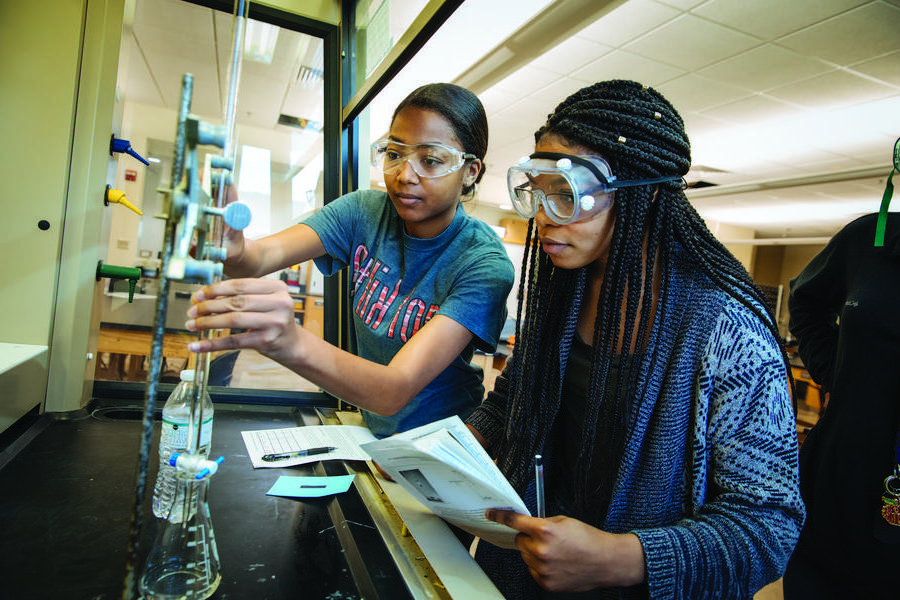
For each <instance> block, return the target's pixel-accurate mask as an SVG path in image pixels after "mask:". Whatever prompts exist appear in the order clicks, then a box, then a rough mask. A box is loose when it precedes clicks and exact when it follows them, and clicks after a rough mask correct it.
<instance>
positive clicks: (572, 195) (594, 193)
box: [506, 152, 681, 225]
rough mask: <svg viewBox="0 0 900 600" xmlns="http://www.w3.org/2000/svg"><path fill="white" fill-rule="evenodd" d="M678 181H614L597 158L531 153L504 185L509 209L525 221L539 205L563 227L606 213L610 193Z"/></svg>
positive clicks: (605, 164)
mask: <svg viewBox="0 0 900 600" xmlns="http://www.w3.org/2000/svg"><path fill="white" fill-rule="evenodd" d="M676 179H681V177H680V176H678V175H675V176H670V177H659V178H656V179H639V180H632V181H617V180H616V178H615V176H614V175H613V174H612V169H610V167H609V164H608V163H607V162H606V161H605V160H603V159H602V158H600V157H599V156H575V155H571V154H559V153H557V152H535V153H534V154H532V155H531V156H526V157H523V158H522V159H521V160H519V162H518V164H516V165H515V166H513V167H510V169H509V171H507V174H506V183H507V185H508V187H509V195H510V198H511V199H512V204H513V207H514V208H515V209H516V212H518V213H519V214H520V215H522V216H523V217H525V218H526V219H530V218H531V217H533V216H535V215H536V214H537V212H538V210H540V207H541V205H542V204H543V206H544V211H545V212H546V213H547V216H548V217H550V219H551V220H553V221H554V222H555V223H558V224H560V225H567V224H569V223H573V222H575V221H579V220H582V219H586V218H588V217H591V216H593V215H596V214H599V213H602V212H604V211H606V210H608V209H609V206H610V203H611V202H612V193H613V192H614V191H615V190H617V189H619V188H623V187H633V186H638V185H647V184H653V183H662V182H664V181H674V180H676Z"/></svg>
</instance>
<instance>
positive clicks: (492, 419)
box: [467, 252, 805, 600]
mask: <svg viewBox="0 0 900 600" xmlns="http://www.w3.org/2000/svg"><path fill="white" fill-rule="evenodd" d="M665 285H666V286H667V290H668V295H667V298H666V299H665V300H664V302H665V305H666V307H665V311H666V312H665V314H664V316H663V318H658V319H657V320H656V323H655V324H654V331H653V333H652V335H651V340H650V349H649V351H648V356H649V357H650V358H649V360H645V361H643V364H642V367H641V368H642V376H641V389H640V390H639V394H638V397H639V398H640V400H638V401H637V406H636V417H635V420H634V421H633V423H632V431H631V434H630V437H629V439H628V440H627V442H626V451H625V453H624V455H623V456H622V458H621V464H620V466H619V473H618V476H617V480H616V482H615V486H614V488H613V492H612V498H611V503H610V507H609V513H608V515H607V518H606V522H605V524H604V525H603V526H602V528H603V529H604V530H606V531H610V532H613V533H622V532H633V533H635V534H636V535H637V536H638V537H639V538H640V540H641V543H642V544H643V548H644V556H645V561H646V567H647V579H646V581H645V583H644V585H643V586H636V587H635V588H629V589H621V590H615V591H612V590H607V591H606V592H603V593H601V591H599V590H598V592H597V597H622V598H640V597H646V596H647V595H648V594H649V597H651V598H690V599H696V598H715V599H722V598H751V597H752V596H753V594H754V593H755V592H756V591H757V590H759V589H760V588H761V587H763V586H764V585H766V584H767V583H770V582H772V581H775V580H777V579H778V578H779V577H780V576H781V575H782V574H783V572H784V569H785V566H786V565H787V561H788V558H789V557H790V555H791V552H792V551H793V548H794V545H795V544H796V541H797V537H798V536H799V533H800V528H801V526H802V524H803V520H804V517H805V510H804V506H803V503H802V500H801V499H800V494H799V490H798V476H797V435H796V424H795V419H794V413H793V409H792V406H791V401H790V396H789V392H788V384H787V375H786V372H785V367H784V362H783V360H782V355H781V351H780V349H779V347H778V344H777V342H776V341H775V339H774V338H773V337H772V335H771V333H770V332H769V331H768V329H767V328H766V327H765V326H764V325H763V324H762V323H760V321H759V319H758V318H757V317H756V316H755V315H754V314H753V313H752V312H751V311H750V310H748V309H747V308H746V307H745V306H744V305H742V304H741V303H739V302H738V301H736V300H735V299H733V298H732V297H731V296H729V295H728V294H727V293H726V292H724V291H723V290H721V289H720V288H718V287H717V286H715V285H714V284H713V283H712V282H711V281H710V280H709V279H708V278H707V277H706V276H705V275H703V274H701V273H699V272H698V270H697V269H696V268H693V267H692V266H691V265H690V264H689V263H688V260H687V258H686V256H685V255H684V254H683V253H681V252H679V253H676V254H675V257H674V259H673V260H670V269H669V274H668V278H667V281H666V284H665ZM579 306H580V297H577V298H573V299H572V304H571V306H570V308H569V320H570V321H569V322H570V323H572V324H574V322H575V318H576V316H577V314H578V309H579ZM568 329H570V330H571V331H572V332H574V326H572V327H570V328H568ZM571 335H572V333H570V334H569V336H568V337H567V338H566V339H564V340H563V342H562V347H561V348H560V352H559V357H560V359H559V364H558V365H557V368H559V369H560V372H562V371H563V370H564V369H565V365H566V359H567V356H568V350H569V348H570V347H571ZM513 359H515V357H513ZM507 375H508V370H504V372H503V374H501V376H499V377H498V378H497V382H496V384H495V387H494V391H492V392H491V393H489V394H488V396H487V398H486V399H485V402H484V403H483V404H482V406H481V408H479V409H478V410H477V411H476V412H475V413H474V414H473V415H472V416H471V417H470V418H469V419H468V420H467V422H468V423H469V424H471V425H472V426H474V427H475V428H476V429H477V430H478V431H479V432H480V433H481V434H482V435H484V437H485V438H486V439H487V440H488V441H489V442H491V444H492V445H494V444H495V443H496V442H498V441H499V440H500V439H501V437H502V436H503V435H504V431H505V430H506V427H507V423H506V422H505V415H506V401H507V397H506V394H507V390H508V386H509V381H508V379H507ZM561 379H562V377H560V380H561ZM558 406H559V404H558V401H557V409H558ZM543 450H544V452H545V456H546V453H547V448H546V446H545V447H544V448H543ZM516 460H522V461H529V462H530V461H531V457H530V456H519V457H511V456H506V457H502V456H501V457H500V458H499V460H498V466H500V468H501V470H503V471H504V473H509V472H510V471H511V470H510V467H511V466H512V464H513V461H516ZM552 468H553V465H552V462H551V464H550V465H547V466H546V467H545V469H552ZM519 483H521V484H519ZM513 484H514V485H515V486H516V488H517V489H518V491H519V493H520V494H521V495H522V497H523V500H524V501H525V502H526V505H527V506H529V507H530V509H531V510H532V512H534V496H535V493H534V482H533V481H525V482H513ZM476 559H477V560H478V562H479V564H481V566H482V567H483V568H484V570H485V572H486V573H487V574H488V576H489V577H491V579H492V580H493V581H494V583H495V584H496V585H497V586H498V588H499V589H500V591H501V592H502V593H503V594H504V596H505V597H506V598H508V599H510V600H513V599H515V600H520V599H529V598H535V597H537V594H538V592H539V589H538V588H537V585H536V583H534V581H533V579H532V578H531V576H530V575H529V573H528V570H527V568H526V567H525V564H524V562H523V561H522V559H521V556H520V555H519V553H518V551H515V550H513V551H510V550H503V549H500V548H497V547H495V546H492V545H490V544H486V543H481V544H479V548H478V552H477V555H476ZM609 592H612V594H610V593H609Z"/></svg>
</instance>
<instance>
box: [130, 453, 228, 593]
mask: <svg viewBox="0 0 900 600" xmlns="http://www.w3.org/2000/svg"><path fill="white" fill-rule="evenodd" d="M177 485H178V486H179V487H181V489H180V490H179V492H178V494H176V498H177V500H176V501H177V502H181V503H183V505H182V506H180V507H179V509H180V510H178V511H177V512H178V513H179V514H180V515H181V518H177V519H175V520H171V519H168V518H166V519H158V520H157V526H158V527H159V529H158V531H157V534H156V541H155V543H154V545H153V549H152V550H151V551H150V554H149V555H148V556H147V562H146V564H145V566H144V570H143V573H142V575H141V579H140V592H141V597H142V598H147V599H151V598H152V599H153V600H183V599H185V600H186V599H189V600H205V599H206V598H209V597H210V596H212V595H213V593H214V592H215V591H216V588H217V587H219V582H220V581H221V580H222V575H221V573H220V564H219V553H218V550H217V549H216V540H215V536H214V535H213V529H212V522H211V521H210V518H209V504H208V503H207V499H206V495H207V489H208V485H209V479H207V478H203V479H199V480H198V479H196V478H195V477H194V476H192V474H191V473H190V472H185V471H184V470H181V469H179V471H178V477H177Z"/></svg>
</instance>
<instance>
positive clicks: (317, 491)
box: [266, 475, 355, 498]
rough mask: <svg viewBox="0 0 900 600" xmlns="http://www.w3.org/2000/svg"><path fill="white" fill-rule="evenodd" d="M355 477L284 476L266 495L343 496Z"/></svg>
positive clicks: (299, 496) (297, 496)
mask: <svg viewBox="0 0 900 600" xmlns="http://www.w3.org/2000/svg"><path fill="white" fill-rule="evenodd" d="M354 477H355V475H338V476H336V477H303V476H296V475H282V476H281V477H279V478H278V481H276V482H275V485H273V486H272V487H271V488H270V489H269V491H268V492H266V495H268V496H284V497H287V498H321V497H322V496H330V495H332V494H341V493H343V492H346V491H347V490H348V489H350V484H351V483H353V478H354Z"/></svg>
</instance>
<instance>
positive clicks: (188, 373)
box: [181, 369, 194, 381]
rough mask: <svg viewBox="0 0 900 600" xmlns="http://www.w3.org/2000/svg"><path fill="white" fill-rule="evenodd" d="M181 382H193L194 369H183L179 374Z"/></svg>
mask: <svg viewBox="0 0 900 600" xmlns="http://www.w3.org/2000/svg"><path fill="white" fill-rule="evenodd" d="M181 380H182V381H194V369H185V370H184V371H182V372H181Z"/></svg>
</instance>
